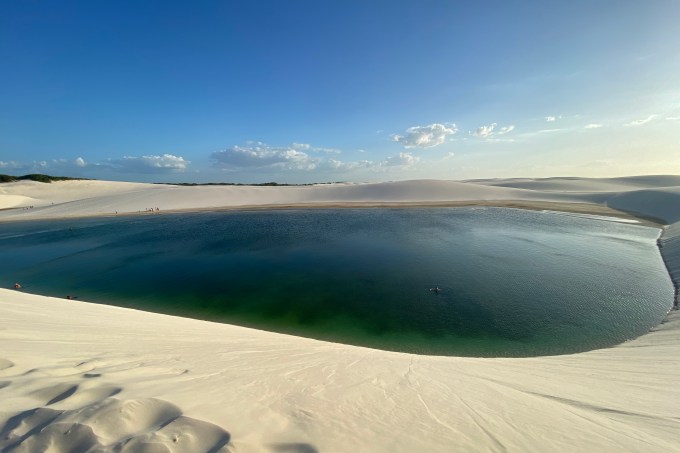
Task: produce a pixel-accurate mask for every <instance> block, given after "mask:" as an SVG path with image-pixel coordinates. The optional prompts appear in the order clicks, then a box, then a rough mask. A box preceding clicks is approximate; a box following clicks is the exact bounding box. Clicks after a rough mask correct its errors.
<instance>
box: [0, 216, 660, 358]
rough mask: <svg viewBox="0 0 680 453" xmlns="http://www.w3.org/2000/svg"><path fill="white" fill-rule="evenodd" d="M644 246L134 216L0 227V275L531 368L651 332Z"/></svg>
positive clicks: (642, 242)
mask: <svg viewBox="0 0 680 453" xmlns="http://www.w3.org/2000/svg"><path fill="white" fill-rule="evenodd" d="M658 233H659V230H658V229H655V228H648V227H642V226H638V225H630V224H623V223H617V222H611V221H605V220H600V219H587V218H582V217H578V216H571V215H569V216H568V215H560V214H557V213H548V212H534V211H522V210H515V209H502V208H410V209H341V210H338V209H328V210H299V211H291V210H283V211H258V212H218V213H196V214H181V215H156V214H145V215H140V216H137V217H120V218H113V219H81V220H69V221H36V222H22V223H8V224H2V225H0V257H2V259H1V260H0V274H1V275H3V280H5V281H6V282H7V285H6V286H10V285H11V284H13V282H14V281H19V282H22V284H24V285H25V287H26V290H27V291H30V292H34V293H38V294H46V295H55V296H63V297H65V296H66V295H76V296H78V297H79V298H81V299H84V300H88V301H94V302H99V303H107V304H114V305H120V306H125V307H134V308H140V309H144V310H150V311H157V312H163V313H171V314H178V315H182V316H190V317H196V318H201V319H209V320H214V321H220V322H228V323H233V324H239V325H244V326H251V327H256V328H260V329H265V330H272V331H277V332H284V333H291V334H295V335H301V336H306V337H312V338H318V339H324V340H330V341H337V342H342V343H348V344H356V345H362V346H368V347H373V348H380V349H387V350H395V351H406V352H415V353H422V354H441V355H468V356H532V355H546V354H564V353H570V352H577V351H584V350H590V349H595V348H600V347H606V346H611V345H614V344H617V343H621V342H623V341H625V340H627V339H631V338H635V337H637V336H639V335H641V334H643V333H645V332H647V331H648V330H649V329H650V328H652V327H653V326H655V325H657V324H658V323H659V322H661V320H662V319H663V318H664V316H665V314H666V313H667V311H668V309H669V308H670V306H671V304H672V298H673V288H672V285H671V283H670V279H669V277H668V274H667V272H666V270H665V268H664V266H663V262H662V260H661V257H660V255H659V252H658V249H657V247H656V244H655V242H656V238H657V236H658ZM434 286H438V287H440V288H441V289H442V291H441V292H440V293H439V294H436V293H433V292H431V291H430V288H432V287H434Z"/></svg>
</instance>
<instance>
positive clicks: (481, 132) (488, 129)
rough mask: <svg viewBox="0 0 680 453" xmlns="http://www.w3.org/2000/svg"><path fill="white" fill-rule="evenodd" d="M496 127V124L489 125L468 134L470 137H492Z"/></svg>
mask: <svg viewBox="0 0 680 453" xmlns="http://www.w3.org/2000/svg"><path fill="white" fill-rule="evenodd" d="M496 126H497V124H496V123H491V124H489V125H488V126H480V127H478V128H477V129H476V130H475V131H473V132H470V135H474V136H475V137H482V138H486V137H491V136H492V135H493V130H494V129H496Z"/></svg>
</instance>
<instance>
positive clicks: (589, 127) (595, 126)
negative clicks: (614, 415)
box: [585, 123, 603, 129]
mask: <svg viewBox="0 0 680 453" xmlns="http://www.w3.org/2000/svg"><path fill="white" fill-rule="evenodd" d="M602 126H603V125H602V124H600V123H590V124H586V126H585V128H586V129H599V128H601V127H602Z"/></svg>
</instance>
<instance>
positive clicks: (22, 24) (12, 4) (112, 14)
mask: <svg viewBox="0 0 680 453" xmlns="http://www.w3.org/2000/svg"><path fill="white" fill-rule="evenodd" d="M678 24H680V1H677V0H667V1H664V0H658V1H657V0H650V1H647V2H643V1H637V0H636V1H628V0H616V1H607V0H576V1H569V2H564V1H562V2H557V1H546V0H541V1H486V2H483V3H480V2H463V1H452V0H451V1H445V0H420V1H410V0H399V1H394V0H392V1H382V0H375V1H372V0H363V1H358V0H357V1H355V0H343V1H339V2H322V1H302V0H290V1H286V2H281V1H260V0H249V1H226V0H224V1H217V0H215V1H195V2H185V1H181V2H180V1H172V0H164V1H125V0H118V1H91V0H88V1H81V2H76V1H68V0H65V1H64V0H62V1H51V0H40V1H38V0H34V1H22V0H17V1H8V2H1V3H0V173H4V174H13V175H22V174H26V173H47V174H51V175H60V176H72V177H87V178H96V179H109V180H123V181H142V182H238V183H249V182H250V183H258V182H268V181H276V182H280V183H312V182H333V181H356V182H362V181H392V180H405V179H454V180H465V179H473V178H508V177H551V176H586V177H611V176H627V175H638V174H680V26H678Z"/></svg>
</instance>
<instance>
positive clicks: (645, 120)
mask: <svg viewBox="0 0 680 453" xmlns="http://www.w3.org/2000/svg"><path fill="white" fill-rule="evenodd" d="M657 116H659V115H649V116H648V117H647V118H642V119H639V120H633V121H631V122H630V123H626V124H625V126H642V125H643V124H647V123H649V122H650V121H652V120H653V119H654V118H656V117H657Z"/></svg>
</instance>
